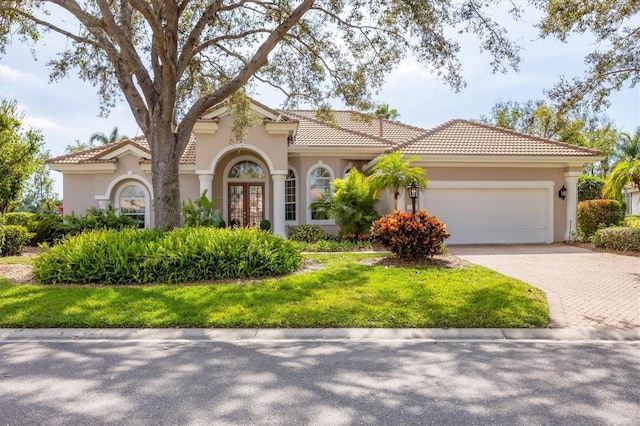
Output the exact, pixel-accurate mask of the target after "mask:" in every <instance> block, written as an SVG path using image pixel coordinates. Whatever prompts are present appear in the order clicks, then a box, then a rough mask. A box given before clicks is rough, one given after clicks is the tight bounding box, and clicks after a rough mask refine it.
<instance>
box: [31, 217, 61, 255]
mask: <svg viewBox="0 0 640 426" xmlns="http://www.w3.org/2000/svg"><path fill="white" fill-rule="evenodd" d="M36 219H37V220H36V221H35V222H34V224H33V225H32V227H31V228H29V231H30V232H33V233H34V234H35V235H34V237H33V238H32V239H31V242H30V244H31V245H32V246H34V247H36V246H38V245H40V244H47V245H53V244H55V243H57V242H58V241H60V240H62V238H64V236H65V235H67V233H68V232H69V227H68V226H66V225H65V223H64V219H63V218H62V217H61V216H58V215H55V214H44V213H43V214H37V215H36Z"/></svg>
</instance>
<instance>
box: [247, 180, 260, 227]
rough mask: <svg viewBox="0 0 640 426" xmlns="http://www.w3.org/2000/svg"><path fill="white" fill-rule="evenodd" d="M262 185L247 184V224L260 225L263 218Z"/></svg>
mask: <svg viewBox="0 0 640 426" xmlns="http://www.w3.org/2000/svg"><path fill="white" fill-rule="evenodd" d="M263 193H264V185H263V184H258V185H256V184H249V203H248V204H249V223H248V224H247V225H248V226H255V227H258V226H260V221H262V219H264V196H263Z"/></svg>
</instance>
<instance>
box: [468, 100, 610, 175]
mask: <svg viewBox="0 0 640 426" xmlns="http://www.w3.org/2000/svg"><path fill="white" fill-rule="evenodd" d="M480 121H482V122H484V123H487V124H491V125H494V126H498V127H502V128H505V129H510V130H515V131H517V132H521V133H526V134H529V135H533V136H538V137H541V138H546V139H551V140H556V141H559V142H564V143H569V144H572V145H577V146H583V147H587V148H593V149H598V150H600V152H601V153H602V156H603V157H604V159H603V160H601V161H597V162H595V163H594V164H592V165H589V166H587V167H586V168H585V172H587V173H589V174H591V175H598V176H601V177H606V176H607V174H608V173H609V170H611V169H612V168H613V167H614V166H615V162H616V155H615V151H616V146H617V145H618V140H619V135H620V133H619V131H618V130H617V129H616V128H615V125H614V124H613V123H612V122H611V121H609V120H607V119H606V118H604V117H600V118H598V117H595V116H585V115H582V116H579V115H577V114H576V113H575V112H569V111H562V110H560V109H558V108H556V107H554V106H550V105H547V104H546V103H545V102H544V101H541V100H537V101H533V100H529V101H527V102H522V103H520V102H514V101H507V102H498V103H496V104H495V105H494V106H493V108H492V109H491V114H490V115H489V116H484V115H483V116H482V117H481V118H480Z"/></svg>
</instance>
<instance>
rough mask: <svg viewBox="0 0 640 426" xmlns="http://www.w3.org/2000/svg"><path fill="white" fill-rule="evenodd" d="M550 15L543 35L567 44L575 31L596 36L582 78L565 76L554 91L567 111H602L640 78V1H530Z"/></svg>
mask: <svg viewBox="0 0 640 426" xmlns="http://www.w3.org/2000/svg"><path fill="white" fill-rule="evenodd" d="M530 2H531V3H533V4H534V5H536V6H537V7H538V8H539V9H541V10H543V11H544V13H545V15H544V18H543V20H542V21H541V22H540V24H539V28H540V35H541V36H542V37H551V36H553V37H557V38H558V39H559V40H561V41H564V42H567V41H568V40H569V37H570V35H571V34H573V33H580V34H583V33H590V34H592V35H593V36H594V38H595V42H594V43H593V46H594V50H593V52H592V53H590V54H589V55H588V56H587V57H586V58H585V63H586V65H587V67H588V69H587V71H586V73H585V75H583V76H580V77H573V78H567V77H563V78H562V79H561V81H560V82H559V83H558V84H557V85H556V86H554V87H553V88H552V89H551V90H550V91H549V93H548V94H549V96H550V98H551V99H552V100H553V101H554V102H556V103H557V104H558V105H559V107H560V109H561V110H583V111H584V110H588V109H593V110H596V111H598V110H600V109H601V108H602V107H605V106H608V105H609V102H608V98H609V96H610V95H611V93H612V92H614V91H618V90H620V89H622V88H624V87H625V85H628V87H630V88H633V87H635V86H636V85H637V84H638V83H639V82H640V62H639V61H638V56H639V55H638V52H639V49H640V2H638V1H637V0H617V1H600V0H530Z"/></svg>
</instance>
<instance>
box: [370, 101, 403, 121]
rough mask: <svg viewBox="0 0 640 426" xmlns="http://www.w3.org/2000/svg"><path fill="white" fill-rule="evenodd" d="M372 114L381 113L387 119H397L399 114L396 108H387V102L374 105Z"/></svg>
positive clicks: (377, 114)
mask: <svg viewBox="0 0 640 426" xmlns="http://www.w3.org/2000/svg"><path fill="white" fill-rule="evenodd" d="M373 115H374V116H376V117H377V116H379V115H382V116H384V118H386V119H387V120H391V121H397V120H398V119H399V118H400V114H398V110H396V109H394V108H389V104H382V105H378V106H377V107H376V110H375V111H374V112H373Z"/></svg>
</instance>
